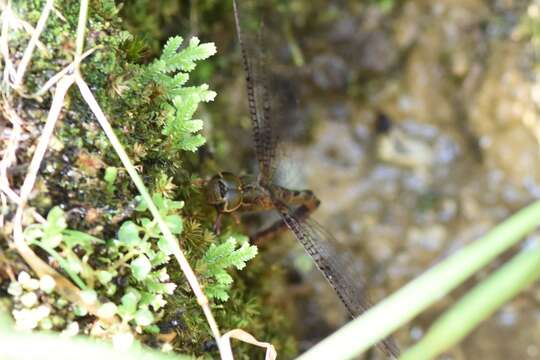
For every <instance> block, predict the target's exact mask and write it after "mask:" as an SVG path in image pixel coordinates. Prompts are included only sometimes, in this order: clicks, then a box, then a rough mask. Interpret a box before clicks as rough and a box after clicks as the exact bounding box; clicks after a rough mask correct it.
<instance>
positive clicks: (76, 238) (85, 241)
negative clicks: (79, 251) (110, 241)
mask: <svg viewBox="0 0 540 360" xmlns="http://www.w3.org/2000/svg"><path fill="white" fill-rule="evenodd" d="M62 235H63V241H64V243H65V244H66V245H67V246H68V247H69V248H73V247H75V246H76V245H79V246H80V247H82V248H83V249H84V250H85V251H86V252H88V253H90V252H92V251H93V249H94V245H95V244H102V243H104V242H105V241H103V240H102V239H100V238H97V237H95V236H92V235H90V234H87V233H84V232H81V231H76V230H69V229H66V230H64V231H63V232H62Z"/></svg>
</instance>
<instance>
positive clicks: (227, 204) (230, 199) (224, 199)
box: [206, 172, 243, 212]
mask: <svg viewBox="0 0 540 360" xmlns="http://www.w3.org/2000/svg"><path fill="white" fill-rule="evenodd" d="M206 196H207V198H208V203H209V204H212V205H214V206H216V207H217V208H218V210H219V211H220V212H233V211H235V210H237V209H238V208H239V207H240V205H242V199H243V191H242V181H241V180H240V178H239V177H238V176H236V175H234V174H231V173H229V172H222V173H219V174H217V175H215V176H214V177H212V179H210V181H209V182H208V184H207V188H206Z"/></svg>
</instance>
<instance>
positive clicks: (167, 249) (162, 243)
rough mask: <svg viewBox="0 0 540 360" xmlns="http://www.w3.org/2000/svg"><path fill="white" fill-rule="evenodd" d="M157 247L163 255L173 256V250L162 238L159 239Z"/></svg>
mask: <svg viewBox="0 0 540 360" xmlns="http://www.w3.org/2000/svg"><path fill="white" fill-rule="evenodd" d="M157 245H158V248H159V250H161V251H162V252H163V253H164V254H165V255H172V254H173V248H172V246H171V244H170V243H169V242H168V241H167V239H165V238H164V237H160V238H159V240H158V243H157Z"/></svg>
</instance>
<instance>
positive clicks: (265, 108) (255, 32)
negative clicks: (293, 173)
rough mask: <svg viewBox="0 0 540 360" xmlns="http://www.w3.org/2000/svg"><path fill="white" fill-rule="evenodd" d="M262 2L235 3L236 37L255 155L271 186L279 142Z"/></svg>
mask: <svg viewBox="0 0 540 360" xmlns="http://www.w3.org/2000/svg"><path fill="white" fill-rule="evenodd" d="M258 5H260V1H259V2H257V1H254V0H240V1H236V0H233V7H234V18H235V22H236V33H237V36H238V42H239V44H240V49H241V53H242V64H243V67H244V71H245V73H246V87H247V97H248V106H249V115H250V118H251V122H252V128H253V139H254V142H255V152H256V155H257V160H258V162H259V171H260V177H261V178H260V179H261V181H262V182H263V183H269V182H270V181H271V178H272V171H273V159H274V157H275V149H276V139H275V134H274V131H273V130H272V127H273V126H272V119H271V117H272V113H271V111H272V98H273V96H272V94H271V86H270V79H269V76H268V69H267V67H268V65H267V56H266V54H265V53H264V49H265V47H264V44H263V36H264V31H265V28H264V22H263V21H262V16H260V15H259V14H261V10H260V6H258Z"/></svg>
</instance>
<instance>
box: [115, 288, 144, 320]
mask: <svg viewBox="0 0 540 360" xmlns="http://www.w3.org/2000/svg"><path fill="white" fill-rule="evenodd" d="M139 298H140V297H139V296H138V294H137V293H135V292H133V291H130V292H128V293H127V294H125V295H124V296H122V300H121V301H122V305H120V306H119V309H118V310H119V313H120V314H121V315H122V317H125V316H130V317H133V316H134V315H135V312H136V311H137V304H138V303H139Z"/></svg>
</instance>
